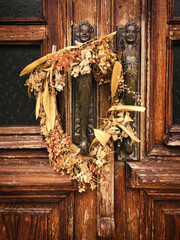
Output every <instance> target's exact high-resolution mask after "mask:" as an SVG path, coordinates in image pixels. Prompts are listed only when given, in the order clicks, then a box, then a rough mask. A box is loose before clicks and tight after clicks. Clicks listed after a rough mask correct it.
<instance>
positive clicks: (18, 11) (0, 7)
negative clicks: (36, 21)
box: [0, 0, 41, 17]
mask: <svg viewBox="0 0 180 240" xmlns="http://www.w3.org/2000/svg"><path fill="white" fill-rule="evenodd" d="M40 16H41V0H0V17H40Z"/></svg>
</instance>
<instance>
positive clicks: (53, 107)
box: [50, 95, 56, 129]
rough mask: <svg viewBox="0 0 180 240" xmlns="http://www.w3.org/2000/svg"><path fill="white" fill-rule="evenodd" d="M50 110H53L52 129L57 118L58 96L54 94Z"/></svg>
mask: <svg viewBox="0 0 180 240" xmlns="http://www.w3.org/2000/svg"><path fill="white" fill-rule="evenodd" d="M50 112H51V129H53V128H54V124H55V120H56V96H55V95H52V96H51V97H50Z"/></svg>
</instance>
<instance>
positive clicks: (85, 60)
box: [20, 32, 145, 192]
mask: <svg viewBox="0 0 180 240" xmlns="http://www.w3.org/2000/svg"><path fill="white" fill-rule="evenodd" d="M114 34H115V32H114V33H111V34H109V35H106V36H104V37H96V38H95V39H93V40H90V41H88V42H86V43H83V44H81V45H78V46H72V47H66V48H63V49H61V50H59V51H58V52H54V53H50V54H48V55H46V56H44V57H42V58H40V59H38V60H36V61H35V62H33V63H31V64H30V65H28V66H27V67H25V68H24V69H23V71H22V72H21V74H20V75H21V76H22V75H25V74H27V73H30V76H29V78H28V79H27V81H26V85H27V86H28V95H29V96H31V92H34V94H35V96H36V111H35V112H36V119H37V118H38V117H40V118H41V120H40V126H41V134H42V135H43V137H44V139H45V143H46V144H47V150H48V152H49V160H50V164H51V165H52V166H53V168H54V170H56V171H57V172H60V173H61V174H64V172H66V173H68V174H69V176H70V179H72V180H77V182H78V187H79V192H82V191H85V188H86V183H89V184H90V187H91V189H94V188H95V187H96V186H97V182H103V181H105V180H106V176H105V172H106V171H107V170H108V166H109V164H110V157H109V156H110V152H111V151H112V144H113V142H114V141H116V140H118V139H119V140H120V141H122V140H123V138H127V137H128V136H130V138H131V140H132V142H133V141H137V142H140V140H139V139H138V138H137V137H136V136H135V135H134V133H133V130H132V128H131V122H132V121H133V120H132V119H131V117H130V114H129V111H140V112H142V111H145V108H144V107H140V106H125V105H123V104H122V93H123V92H125V91H127V92H131V93H133V94H134V97H136V96H137V94H136V93H135V92H133V91H131V90H130V89H128V88H127V86H126V85H125V83H124V79H123V72H122V66H121V64H120V62H119V61H118V57H117V55H116V54H115V53H114V52H113V51H112V49H111V45H112V38H113V35H114ZM68 71H70V72H71V75H72V76H73V77H74V78H76V77H78V76H79V75H80V74H81V75H85V74H89V73H90V72H91V71H92V72H93V75H94V77H95V79H96V80H97V82H98V83H99V84H102V83H104V82H110V78H111V104H112V106H111V107H110V109H109V110H108V111H107V114H106V118H105V119H104V120H103V124H102V126H100V128H99V129H94V134H95V139H94V140H93V142H92V143H91V145H90V148H89V156H88V157H85V156H82V155H80V149H79V148H78V147H77V146H76V145H74V144H73V143H72V140H71V137H69V136H67V134H66V133H64V132H63V130H62V127H61V124H60V118H59V116H58V111H57V106H56V94H57V91H63V88H64V86H65V84H66V76H67V72H68Z"/></svg>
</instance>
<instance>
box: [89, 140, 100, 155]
mask: <svg viewBox="0 0 180 240" xmlns="http://www.w3.org/2000/svg"><path fill="white" fill-rule="evenodd" d="M96 142H98V140H97V138H94V139H93V141H92V142H91V145H90V146H89V152H90V151H91V148H92V146H93V145H94V144H95V143H96Z"/></svg>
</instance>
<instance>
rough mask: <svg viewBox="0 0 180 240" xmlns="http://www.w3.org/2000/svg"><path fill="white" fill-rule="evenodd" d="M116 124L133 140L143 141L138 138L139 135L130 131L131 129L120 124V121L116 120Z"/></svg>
mask: <svg viewBox="0 0 180 240" xmlns="http://www.w3.org/2000/svg"><path fill="white" fill-rule="evenodd" d="M116 125H117V126H118V127H120V128H121V129H122V130H123V131H124V132H125V133H127V134H128V135H129V136H130V138H131V139H132V140H134V141H136V142H141V141H140V140H139V138H137V137H136V136H135V135H134V133H133V132H132V131H130V130H129V129H127V128H126V127H125V126H123V125H122V124H120V123H118V122H116Z"/></svg>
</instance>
